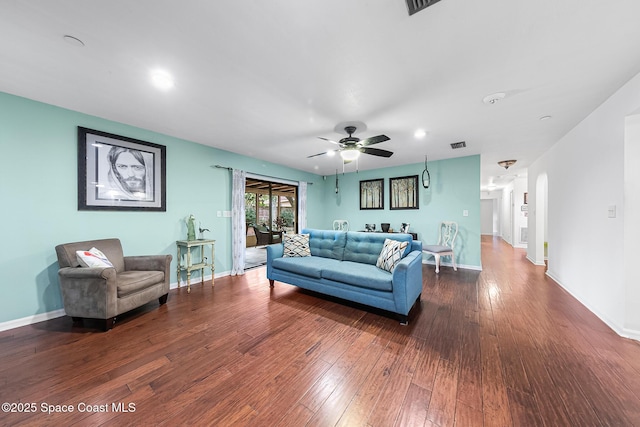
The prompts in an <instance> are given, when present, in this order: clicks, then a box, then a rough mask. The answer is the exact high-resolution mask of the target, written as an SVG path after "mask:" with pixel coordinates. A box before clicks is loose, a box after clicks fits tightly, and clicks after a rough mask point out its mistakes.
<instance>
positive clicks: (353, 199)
mask: <svg viewBox="0 0 640 427" xmlns="http://www.w3.org/2000/svg"><path fill="white" fill-rule="evenodd" d="M361 161H362V162H364V161H366V156H364V157H363V159H362V160H361ZM347 167H348V166H347ZM428 167H429V173H430V175H431V185H430V186H429V188H428V189H424V188H422V185H420V193H419V202H420V208H419V209H403V210H391V209H390V201H389V178H395V177H404V176H411V175H418V180H419V181H420V179H421V176H422V171H423V170H424V162H421V163H416V164H410V165H404V166H397V167H390V168H383V169H376V170H368V171H360V172H357V173H355V172H351V173H346V174H341V173H339V174H338V182H339V192H338V194H336V193H335V176H327V178H326V181H325V184H326V185H325V188H324V191H325V194H324V198H325V204H324V206H325V207H324V217H323V220H322V221H321V222H320V223H319V224H318V228H332V225H333V220H334V219H346V220H347V221H349V224H350V230H354V231H358V230H364V225H365V224H368V223H374V224H376V230H380V223H383V222H388V223H390V224H391V228H393V229H394V230H399V229H400V225H401V224H402V223H403V222H406V223H409V224H411V228H410V231H412V232H416V233H418V239H419V240H421V241H422V242H423V243H424V244H435V243H436V242H437V240H438V224H439V223H440V221H443V220H448V221H456V222H457V223H458V226H459V234H458V238H457V241H456V247H457V253H456V260H457V262H458V264H460V265H464V266H467V267H472V268H480V267H481V259H480V156H468V157H459V158H455V159H448V160H439V161H433V162H429V163H428ZM380 178H383V179H384V209H382V210H360V198H359V192H360V181H364V180H369V179H380ZM465 210H467V211H469V216H466V217H465V216H463V211H465ZM425 259H427V257H426V256H425Z"/></svg>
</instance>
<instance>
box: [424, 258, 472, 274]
mask: <svg viewBox="0 0 640 427" xmlns="http://www.w3.org/2000/svg"><path fill="white" fill-rule="evenodd" d="M422 263H423V264H427V265H433V266H434V267H435V265H436V262H435V261H433V260H424V259H423V260H422ZM440 267H451V268H453V264H451V263H450V262H442V261H440ZM456 267H458V268H461V269H463V270H476V271H482V266H481V265H467V264H456Z"/></svg>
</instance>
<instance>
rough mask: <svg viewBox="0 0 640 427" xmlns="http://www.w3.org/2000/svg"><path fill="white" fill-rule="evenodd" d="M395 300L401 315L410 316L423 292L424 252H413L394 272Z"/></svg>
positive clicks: (403, 259)
mask: <svg viewBox="0 0 640 427" xmlns="http://www.w3.org/2000/svg"><path fill="white" fill-rule="evenodd" d="M392 281H393V298H394V300H395V303H396V308H397V309H398V312H399V313H402V314H409V310H410V309H411V307H412V306H413V303H414V302H415V301H416V299H417V298H418V296H419V295H420V293H421V292H422V252H421V251H412V252H410V253H409V254H408V255H407V256H405V257H404V258H402V260H401V261H400V262H399V263H398V264H397V265H396V268H394V270H393V277H392Z"/></svg>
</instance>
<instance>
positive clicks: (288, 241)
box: [282, 234, 311, 258]
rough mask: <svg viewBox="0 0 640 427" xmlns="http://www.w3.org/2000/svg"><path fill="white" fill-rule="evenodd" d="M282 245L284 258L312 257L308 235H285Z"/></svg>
mask: <svg viewBox="0 0 640 427" xmlns="http://www.w3.org/2000/svg"><path fill="white" fill-rule="evenodd" d="M282 244H283V245H284V253H283V254H282V256H283V257H285V258H289V257H307V256H311V251H310V250H309V235H308V234H285V235H284V236H283V240H282Z"/></svg>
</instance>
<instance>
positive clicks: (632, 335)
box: [546, 271, 640, 341]
mask: <svg viewBox="0 0 640 427" xmlns="http://www.w3.org/2000/svg"><path fill="white" fill-rule="evenodd" d="M546 274H547V276H549V277H550V278H551V279H553V281H554V282H556V283H557V284H558V286H560V287H561V288H562V289H564V290H565V291H567V293H568V294H569V295H571V296H572V297H574V298H575V299H576V300H578V302H579V303H580V304H582V305H583V306H584V307H585V308H586V309H587V310H589V311H590V312H592V313H593V314H595V315H596V317H598V319H600V320H602V321H603V322H604V323H605V325H607V326H608V327H609V328H611V330H612V331H613V332H615V333H616V334H618V335H620V336H621V337H623V338H629V339H632V340H635V341H640V331H637V330H635V329H628V328H625V327H621V326H619V325H618V324H617V323H616V322H614V321H613V320H611V319H610V318H608V317H607V316H605V315H604V314H603V313H601V312H599V311H598V310H596V309H595V308H593V307H592V306H590V305H589V304H587V303H585V302H584V301H583V300H582V298H581V297H580V296H579V295H576V294H575V293H574V292H572V291H571V290H570V289H568V288H567V287H566V286H564V285H563V284H562V283H561V282H560V281H559V280H558V279H557V278H556V277H554V275H553V273H552V272H550V271H547V273H546Z"/></svg>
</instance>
